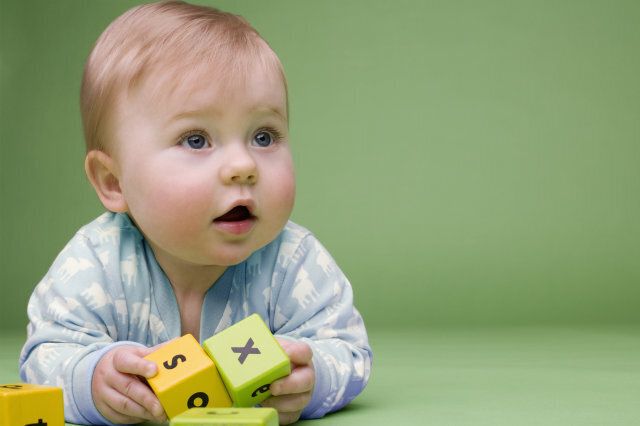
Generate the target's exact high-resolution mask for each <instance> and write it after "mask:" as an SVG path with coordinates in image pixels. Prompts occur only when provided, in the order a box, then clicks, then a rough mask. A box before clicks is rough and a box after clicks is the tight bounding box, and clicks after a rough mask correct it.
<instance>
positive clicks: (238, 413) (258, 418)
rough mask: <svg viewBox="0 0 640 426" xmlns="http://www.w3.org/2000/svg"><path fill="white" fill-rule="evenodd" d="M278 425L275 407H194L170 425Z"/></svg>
mask: <svg viewBox="0 0 640 426" xmlns="http://www.w3.org/2000/svg"><path fill="white" fill-rule="evenodd" d="M196 425H197V426H208V425H219V426H223V425H227V426H231V425H233V426H278V412H277V411H276V410H275V409H274V408H192V409H190V410H187V411H185V412H183V413H182V414H179V415H177V416H176V417H174V418H173V419H172V420H171V423H170V426H196Z"/></svg>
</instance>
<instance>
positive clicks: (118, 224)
mask: <svg viewBox="0 0 640 426" xmlns="http://www.w3.org/2000/svg"><path fill="white" fill-rule="evenodd" d="M76 237H77V238H79V239H83V240H85V241H86V242H87V243H89V244H90V245H91V246H93V247H103V248H106V247H108V246H114V247H119V246H121V245H122V244H123V242H126V241H127V240H130V241H132V242H134V243H135V242H136V241H139V240H141V239H142V235H141V234H140V231H139V230H138V229H137V228H136V227H135V225H133V223H132V222H131V219H130V218H129V216H127V215H126V214H123V213H114V212H105V213H103V214H101V215H100V216H98V217H97V218H96V219H94V220H93V221H91V222H89V223H88V224H86V225H84V226H83V227H82V228H80V229H79V230H78V232H77V233H76Z"/></svg>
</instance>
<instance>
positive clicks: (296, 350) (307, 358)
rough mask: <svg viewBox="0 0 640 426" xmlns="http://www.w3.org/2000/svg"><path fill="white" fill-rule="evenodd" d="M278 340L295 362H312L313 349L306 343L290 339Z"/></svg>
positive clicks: (299, 363)
mask: <svg viewBox="0 0 640 426" xmlns="http://www.w3.org/2000/svg"><path fill="white" fill-rule="evenodd" d="M278 342H279V343H280V346H282V349H284V351H285V353H286V354H287V356H288V357H289V359H290V360H291V362H292V363H293V364H296V365H307V364H309V363H310V362H311V359H312V358H313V351H312V350H311V348H310V347H309V345H307V344H306V343H304V342H294V341H291V340H289V339H278Z"/></svg>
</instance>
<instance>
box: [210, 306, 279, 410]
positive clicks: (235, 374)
mask: <svg viewBox="0 0 640 426" xmlns="http://www.w3.org/2000/svg"><path fill="white" fill-rule="evenodd" d="M203 346H204V350H205V351H206V352H207V353H208V354H209V356H211V358H212V359H213V360H214V361H215V363H216V365H218V369H219V370H220V374H221V375H222V380H223V381H224V384H225V385H226V387H227V391H228V392H229V395H230V396H231V399H232V400H233V403H234V406H235V407H252V406H254V405H256V404H259V403H260V402H262V401H264V400H265V399H266V398H268V397H269V396H270V395H271V392H270V391H269V386H270V385H271V383H272V382H273V381H274V380H276V379H279V378H281V377H284V376H287V375H289V374H290V373H291V363H290V362H289V357H287V354H285V352H284V350H283V349H282V347H281V346H280V344H279V343H278V341H277V340H276V339H275V337H273V335H272V334H271V331H269V328H268V327H267V325H266V324H265V323H264V321H262V318H260V316H259V315H257V314H253V315H251V316H249V317H247V318H245V319H243V320H242V321H240V322H238V323H236V324H234V325H232V326H231V327H229V328H227V329H225V330H223V331H221V332H220V333H218V334H216V335H214V336H212V337H210V338H208V339H207V340H205V342H204V344H203Z"/></svg>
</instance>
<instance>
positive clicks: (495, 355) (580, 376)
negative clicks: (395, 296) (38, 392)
mask: <svg viewBox="0 0 640 426" xmlns="http://www.w3.org/2000/svg"><path fill="white" fill-rule="evenodd" d="M370 340H371V344H372V346H373V349H374V368H373V375H372V378H371V381H370V382H369V386H368V387H367V389H366V390H365V392H364V393H363V394H362V395H361V396H360V397H359V398H358V399H356V400H355V401H354V402H353V403H352V404H351V405H349V406H348V407H347V408H345V409H344V410H342V411H340V412H338V413H335V414H332V415H330V416H327V417H326V418H325V419H323V420H320V421H306V422H300V423H299V424H316V425H322V424H324V425H332V426H333V425H336V426H341V425H390V426H401V425H474V426H481V425H492V426H495V425H545V426H549V425H563V426H567V425H639V424H640V327H635V328H632V327H618V328H590V329H579V328H576V329H569V328H499V329H498V328H496V329H476V330H471V329H436V330H427V331H420V330H407V331H404V332H396V331H384V332H383V331H370ZM21 344H22V336H20V335H19V334H8V333H6V332H3V334H2V337H1V338H0V383H7V382H14V381H16V380H18V371H17V358H18V353H19V350H20V346H21Z"/></svg>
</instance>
